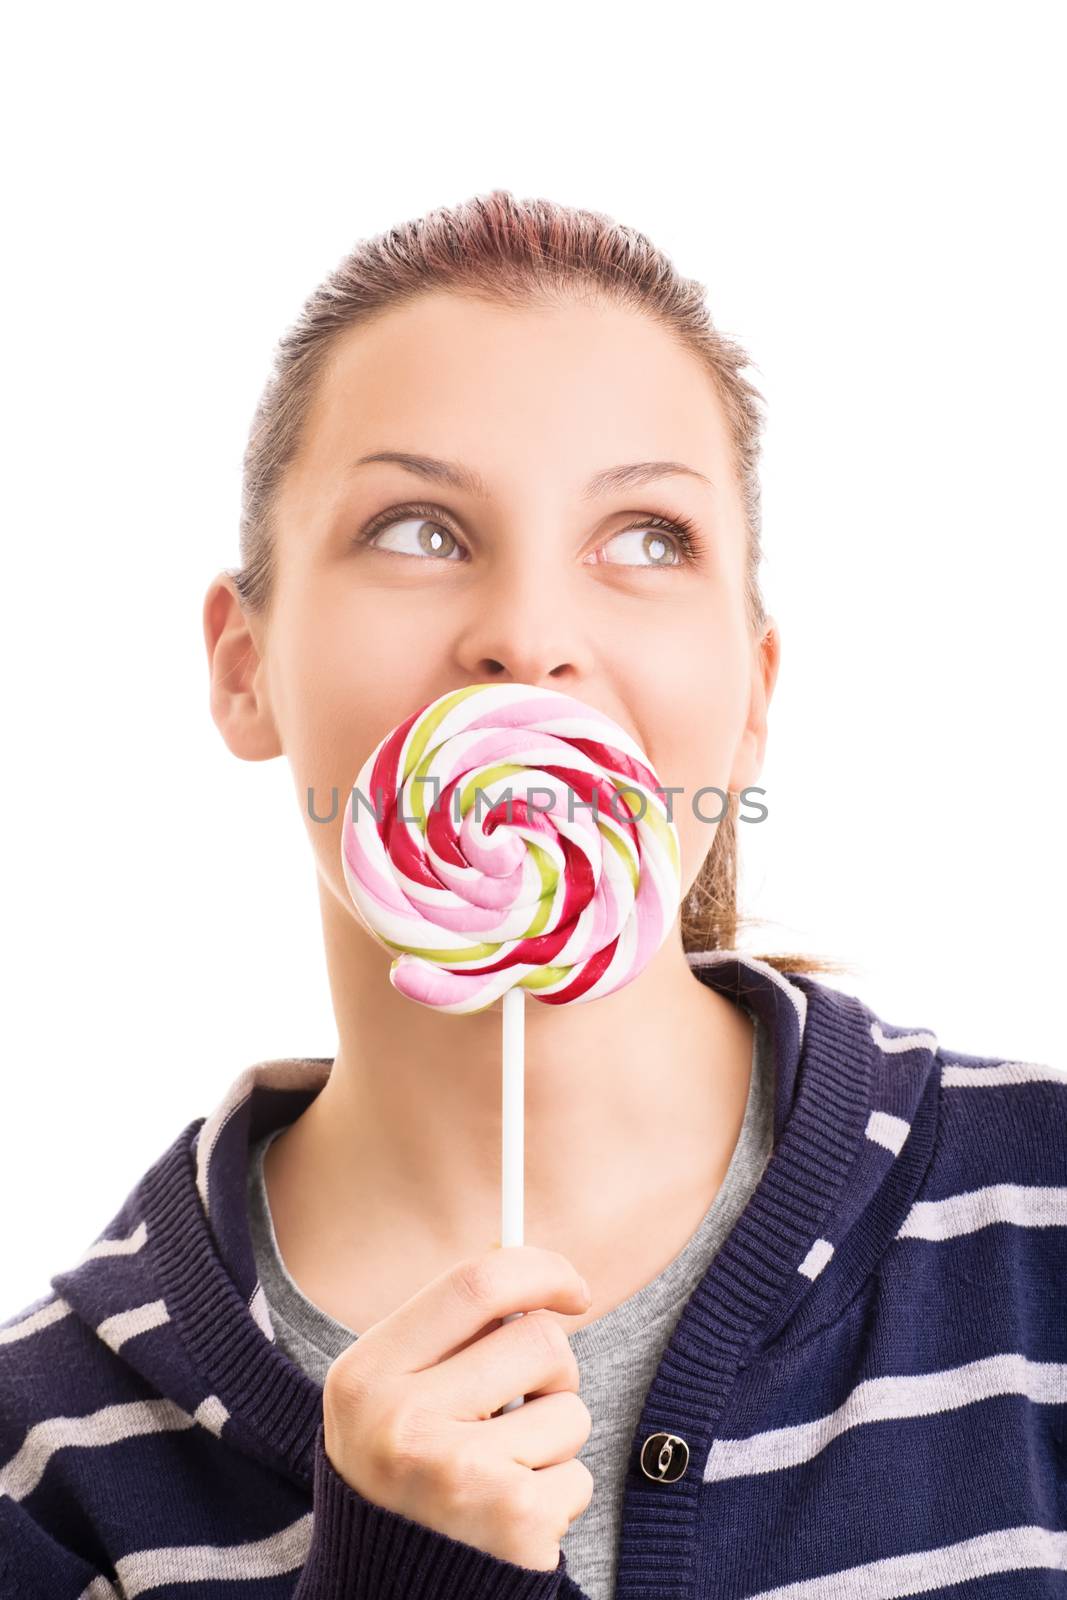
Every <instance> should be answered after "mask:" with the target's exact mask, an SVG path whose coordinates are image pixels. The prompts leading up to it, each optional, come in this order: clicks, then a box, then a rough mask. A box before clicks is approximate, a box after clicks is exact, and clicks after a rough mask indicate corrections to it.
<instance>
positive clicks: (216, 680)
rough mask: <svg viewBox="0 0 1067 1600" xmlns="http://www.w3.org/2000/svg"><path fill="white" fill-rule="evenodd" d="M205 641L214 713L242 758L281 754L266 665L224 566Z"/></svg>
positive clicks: (211, 595)
mask: <svg viewBox="0 0 1067 1600" xmlns="http://www.w3.org/2000/svg"><path fill="white" fill-rule="evenodd" d="M204 643H205V645H206V646H207V659H208V670H209V672H210V674H211V715H212V717H213V718H214V719H215V725H216V727H217V728H218V730H219V732H220V733H221V734H222V737H223V738H224V739H225V741H226V744H227V746H228V748H229V749H230V750H232V751H233V753H234V755H235V756H240V757H241V759H242V760H243V761H269V760H270V759H271V757H272V756H280V755H281V754H282V745H281V740H280V738H279V737H278V730H277V728H276V726H275V723H274V713H273V710H272V708H271V704H270V693H269V689H268V682H267V671H266V665H265V663H264V661H263V658H262V656H261V654H260V648H259V641H258V640H257V637H256V633H255V631H254V630H253V625H252V624H251V623H250V622H249V619H248V618H247V617H246V616H245V612H244V608H243V606H242V605H241V598H240V596H239V594H238V593H237V589H236V586H235V585H234V582H233V579H232V578H231V577H230V575H229V573H227V572H220V573H219V575H218V577H217V578H216V579H215V580H214V581H213V583H212V584H211V587H210V588H209V589H208V592H207V594H206V595H205V597H204Z"/></svg>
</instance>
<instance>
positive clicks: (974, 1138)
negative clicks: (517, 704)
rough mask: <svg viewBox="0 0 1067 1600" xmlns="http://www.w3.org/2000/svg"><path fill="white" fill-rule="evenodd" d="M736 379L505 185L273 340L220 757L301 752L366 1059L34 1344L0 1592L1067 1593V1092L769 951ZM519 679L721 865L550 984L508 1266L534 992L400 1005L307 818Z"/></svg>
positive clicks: (766, 651)
mask: <svg viewBox="0 0 1067 1600" xmlns="http://www.w3.org/2000/svg"><path fill="white" fill-rule="evenodd" d="M745 364H746V358H745V356H744V354H743V352H742V351H741V350H740V349H739V348H738V347H737V346H735V345H733V344H731V343H730V342H729V341H728V340H726V339H724V338H723V337H722V336H721V335H720V334H719V333H718V332H717V331H716V330H715V328H714V326H713V325H712V323H711V320H710V318H709V315H708V311H707V308H706V306H705V304H704V298H703V291H702V288H701V286H700V285H699V284H698V283H695V282H692V281H689V280H685V279H683V278H680V277H679V276H678V274H677V273H676V272H675V270H674V269H673V268H672V267H671V265H670V263H669V262H668V261H667V260H665V258H664V257H663V256H662V254H661V253H660V252H658V251H657V250H656V249H655V248H654V247H653V246H652V245H651V244H650V243H649V242H648V240H647V239H645V238H644V237H643V236H642V235H640V234H638V233H635V232H634V231H632V230H630V229H627V228H623V227H620V226H618V225H616V224H615V223H613V222H611V221H610V220H609V219H607V218H605V217H603V216H600V215H598V214H595V213H591V212H586V211H570V210H566V209H564V208H562V207H559V206H555V205H552V204H549V203H548V202H545V201H536V202H528V203H522V202H518V201H516V200H515V199H514V198H513V197H512V196H511V195H509V194H507V193H503V192H495V193H493V194H491V195H489V196H487V197H481V198H479V199H477V200H474V201H471V202H469V203H468V204H465V205H462V206H459V207H457V208H454V209H451V210H441V211H437V212H434V213H432V214H431V215H430V216H428V217H426V218H424V219H422V220H420V221H418V222H414V223H411V224H408V225H405V226H403V227H399V228H397V229H395V230H393V231H392V232H390V233H389V234H387V235H385V236H383V237H381V238H378V239H374V240H371V241H369V242H364V243H362V244H360V245H359V247H357V249H356V250H354V251H353V253H352V254H351V256H349V257H348V258H347V259H346V260H345V261H344V262H343V263H342V264H341V266H340V267H339V268H338V269H337V270H336V271H335V272H334V273H333V274H332V275H331V277H330V278H329V279H328V280H327V281H326V282H325V283H324V284H323V285H322V286H320V288H319V289H317V290H316V291H315V293H314V294H313V295H312V296H311V298H310V299H309V301H308V302H307V304H306V306H305V307H304V310H303V313H302V315H301V317H300V319H299V321H298V322H297V324H296V326H295V328H294V329H293V330H292V331H291V332H290V333H289V334H288V335H287V336H286V337H285V338H284V339H283V341H282V342H281V345H280V347H279V351H278V357H277V363H276V370H275V372H274V374H273V377H272V380H271V382H270V383H269V385H268V387H267V389H266V391H265V393H264V396H263V399H262V401H261V404H260V407H259V409H258V411H257V415H256V418H255V421H254V425H253V428H252V433H251V438H250V441H249V446H248V452H247V457H246V464H245V467H246V477H245V488H246V494H245V502H244V514H243V521H242V528H241V540H242V566H241V568H240V570H239V571H237V572H235V573H222V574H220V575H219V577H218V578H217V579H216V580H215V582H213V583H212V585H211V587H210V589H209V591H208V594H207V597H206V601H205V605H204V632H205V639H206V644H207V653H208V658H209V662H210V672H211V707H212V714H213V716H214V719H215V722H216V723H217V725H218V728H219V730H220V732H221V734H222V737H223V738H224V739H225V741H226V743H227V745H228V747H229V748H230V750H231V751H232V752H233V753H234V754H235V755H236V756H238V757H240V758H242V759H244V760H252V761H257V760H267V759H270V758H272V757H275V756H280V755H284V756H285V757H286V759H287V760H288V762H289V763H290V766H291V768H292V772H293V776H294V780H295V784H296V789H297V793H298V796H299V797H300V800H301V810H302V813H303V816H304V823H305V826H306V828H307V832H308V837H309V840H310V843H311V848H312V852H313V856H314V861H315V866H316V870H317V876H318V886H319V893H320V900H321V908H322V926H323V935H324V945H325V956H326V962H327V967H328V971H329V977H330V984H331V992H332V997H333V1004H334V1010H335V1014H336V1019H337V1030H338V1043H337V1049H336V1053H335V1055H334V1056H333V1058H332V1059H330V1060H323V1061H319V1060H296V1061H288V1060H284V1061H271V1062H264V1063H260V1064H258V1065H256V1066H253V1067H251V1068H249V1069H248V1070H247V1071H245V1072H243V1073H242V1074H241V1075H240V1076H239V1077H238V1078H237V1079H236V1081H235V1082H234V1084H233V1085H232V1087H231V1088H230V1090H229V1092H228V1093H227V1094H226V1095H225V1096H224V1098H223V1099H222V1101H221V1102H220V1104H219V1105H218V1106H217V1107H216V1109H215V1110H214V1111H213V1112H212V1114H211V1115H210V1116H208V1117H207V1118H200V1119H198V1120H197V1121H196V1122H194V1123H193V1124H191V1125H190V1126H189V1127H188V1128H186V1129H184V1130H183V1131H182V1133H181V1134H179V1136H178V1137H177V1139H176V1140H175V1142H174V1144H173V1145H172V1146H171V1147H170V1149H169V1150H168V1151H166V1152H164V1154H163V1155H162V1156H161V1157H160V1158H159V1159H158V1160H157V1161H156V1163H155V1164H154V1165H153V1166H152V1167H151V1168H150V1169H149V1170H148V1171H147V1172H146V1173H145V1175H144V1177H143V1179H142V1180H141V1181H140V1182H139V1183H138V1185H137V1187H136V1188H135V1190H134V1191H133V1193H132V1194H131V1195H130V1197H129V1198H128V1200H127V1202H126V1204H125V1205H124V1207H123V1209H122V1210H121V1211H120V1213H119V1214H118V1215H117V1216H116V1217H115V1218H114V1219H113V1220H112V1222H111V1223H109V1224H108V1226H107V1227H106V1228H105V1229H104V1230H103V1231H102V1232H101V1233H100V1235H99V1236H98V1237H97V1239H96V1241H95V1242H94V1243H93V1244H92V1245H91V1246H90V1247H89V1249H88V1250H87V1251H86V1254H85V1256H84V1257H83V1258H82V1260H81V1261H80V1262H78V1263H77V1264H76V1265H75V1266H73V1267H72V1268H70V1269H69V1270H68V1271H65V1272H61V1273H58V1274H56V1276H55V1277H54V1278H53V1279H52V1293H51V1294H49V1295H48V1296H47V1297H45V1299H44V1300H42V1301H41V1302H39V1303H38V1304H37V1305H35V1306H33V1307H30V1308H27V1309H26V1310H24V1311H22V1312H21V1313H19V1314H18V1316H16V1317H14V1318H11V1319H9V1321H8V1322H7V1323H6V1324H5V1325H4V1326H3V1328H2V1329H0V1552H2V1554H0V1594H2V1595H4V1596H6V1595H12V1596H14V1595H18V1596H48V1597H49V1600H66V1597H68V1596H69V1597H70V1600H113V1597H117V1596H122V1597H129V1596H135V1595H141V1594H151V1595H157V1596H161V1597H162V1596H171V1595H174V1596H178V1595H181V1596H182V1597H189V1600H193V1597H200V1596H203V1597H220V1600H221V1597H223V1596H233V1597H236V1596H239V1595H241V1594H246V1593H247V1594H255V1595H256V1596H257V1597H261V1596H262V1597H268V1600H269V1597H274V1596H278V1597H280V1596H296V1597H298V1600H325V1597H327V1596H330V1597H337V1600H340V1597H341V1596H345V1597H354V1596H359V1597H368V1600H369V1597H371V1596H374V1597H386V1596H389V1597H393V1596H395V1597H400V1596H404V1597H407V1600H421V1597H425V1600H430V1597H435V1600H441V1597H447V1600H452V1597H454V1600H459V1597H460V1596H463V1597H466V1600H469V1597H476V1600H480V1597H484V1600H489V1597H493V1600H503V1597H505V1596H507V1597H514V1600H520V1597H521V1600H532V1597H537V1600H542V1597H549V1596H556V1595H559V1596H571V1597H576V1596H580V1595H582V1594H584V1595H586V1596H589V1597H590V1600H593V1597H600V1600H609V1597H610V1596H612V1595H618V1596H620V1597H623V1596H625V1597H628V1600H633V1597H637V1596H648V1597H651V1596H656V1597H657V1600H674V1597H677V1600H682V1597H683V1596H684V1597H686V1600H693V1597H697V1596H711V1595H715V1596H716V1597H718V1600H729V1597H734V1596H736V1597H742V1596H747V1597H754V1596H757V1595H759V1596H769V1595H772V1594H773V1595H776V1596H778V1595H785V1594H788V1595H789V1596H790V1597H796V1600H800V1597H801V1596H803V1597H805V1600H807V1597H810V1600H823V1597H829V1596H836V1595H846V1594H852V1595H860V1594H863V1595H872V1596H873V1595H879V1596H889V1595H898V1594H899V1595H903V1594H912V1593H918V1592H924V1593H925V1592H930V1591H937V1590H940V1591H942V1592H945V1593H946V1594H948V1593H951V1594H952V1595H953V1596H954V1595H955V1593H956V1592H957V1591H958V1592H960V1593H963V1592H964V1591H966V1592H967V1593H970V1592H972V1591H973V1592H974V1594H975V1595H976V1596H977V1595H979V1594H989V1595H994V1594H995V1595H997V1596H1007V1595H1012V1596H1019V1597H1022V1596H1037V1595H1051V1594H1053V1593H1059V1592H1061V1591H1062V1585H1063V1576H1064V1572H1065V1571H1067V1468H1065V1466H1064V1462H1065V1441H1067V1317H1065V1316H1064V1315H1063V1312H1064V1293H1065V1289H1067V1271H1065V1257H1067V1231H1065V1230H1067V1170H1065V1159H1067V1158H1065V1147H1067V1142H1065V1137H1064V1136H1065V1133H1067V1078H1065V1077H1064V1075H1063V1074H1062V1073H1060V1072H1058V1071H1057V1070H1054V1069H1052V1068H1050V1067H1044V1066H1040V1065H1034V1064H1028V1063H1019V1062H1004V1061H1001V1060H999V1059H993V1058H978V1057H973V1056H962V1055H960V1054H959V1053H955V1052H950V1051H948V1050H946V1049H945V1048H944V1047H942V1046H940V1045H939V1042H938V1040H937V1039H936V1037H935V1036H934V1035H933V1033H931V1032H930V1031H929V1030H928V1029H926V1028H914V1027H902V1026H899V1025H898V1026H894V1025H892V1024H889V1023H886V1022H883V1021H882V1020H881V1019H880V1018H878V1017H876V1016H875V1015H874V1014H873V1013H872V1012H871V1011H870V1010H869V1009H868V1008H867V1007H866V1006H865V1005H863V1003H862V1002H861V1001H859V1000H858V999H855V998H853V997H851V996H849V995H847V994H844V993H841V992H839V991H838V990H836V989H834V988H832V987H831V986H830V985H829V984H827V983H825V982H824V981H822V978H820V977H819V976H816V974H817V973H820V972H821V973H823V974H825V972H826V971H827V970H829V969H827V968H825V967H820V966H819V965H818V964H817V963H814V962H811V961H805V960H804V959H802V958H790V957H786V956H778V957H763V958H757V957H753V956H749V955H745V954H742V953H741V952H739V951H738V949H737V948H736V944H737V934H738V926H739V923H738V909H737V905H736V884H735V871H734V862H735V845H736V819H737V810H738V797H739V796H740V795H741V793H742V792H743V791H744V789H745V788H746V787H747V786H749V785H753V784H755V783H756V782H757V781H758V778H759V775H760V771H761V767H762V763H763V755H764V748H765V744H766V738H767V711H768V705H769V702H770V699H771V695H772V693H773V689H774V684H775V679H776V675H777V672H778V664H779V649H780V646H779V639H778V633H777V629H776V627H775V624H774V622H773V620H772V619H770V618H769V617H768V616H767V615H766V614H765V611H764V608H763V604H762V601H761V597H760V590H759V585H758V581H757V573H758V567H759V562H760V541H759V486H758V479H757V465H758V437H759V427H760V412H759V409H758V407H757V401H758V400H759V398H760V397H759V395H758V393H757V392H756V391H755V390H754V389H753V388H752V387H751V386H750V385H749V384H748V382H747V381H746V380H745V379H744V378H743V376H742V375H741V371H742V368H743V367H744V365H745ZM482 682H489V683H512V682H514V683H522V684H529V685H534V686H538V687H547V688H552V689H558V690H563V691H565V692H566V693H568V694H572V695H574V696H576V697H578V698H579V699H581V700H583V701H585V702H587V703H588V704H589V705H591V706H593V707H595V708H596V709H598V710H600V711H603V712H606V713H607V714H608V715H610V716H611V717H613V718H614V719H615V720H616V721H618V722H619V723H620V724H621V725H622V726H623V727H624V728H625V729H627V730H628V731H629V732H630V733H631V734H632V735H633V736H634V737H635V738H636V739H637V740H638V741H639V742H640V744H641V745H642V746H643V748H644V749H645V751H646V752H647V754H648V756H649V758H650V760H651V762H652V764H653V766H654V768H655V769H656V771H657V773H658V774H659V775H660V777H661V778H662V780H663V782H664V784H665V785H670V786H673V787H674V788H675V789H676V790H677V791H678V797H677V798H676V800H675V803H674V806H673V816H674V820H675V822H676V824H677V826H678V831H679V837H680V842H681V851H682V862H683V888H684V890H685V898H684V901H683V904H682V907H681V911H680V915H679V919H678V925H677V927H676V929H675V930H674V931H673V932H672V935H671V937H669V938H668V940H667V941H666V943H665V944H664V945H663V946H662V948H661V949H660V950H659V952H658V954H657V956H656V957H655V959H653V960H652V961H651V962H650V964H649V965H648V966H647V968H646V969H645V970H644V971H643V972H642V973H641V974H640V975H639V976H638V977H637V978H636V979H635V980H634V981H633V982H632V983H631V984H629V985H628V986H626V987H625V988H623V989H621V990H618V991H616V992H615V993H614V994H612V995H609V996H607V997H606V998H604V999H602V1000H600V1001H598V1002H596V1003H595V1004H591V1005H573V1006H559V1007H554V1006H547V1005H538V1004H535V1003H533V1000H532V999H531V1001H530V1003H528V1004H527V1007H526V1013H527V1042H526V1107H525V1118H526V1188H525V1213H526V1232H527V1237H528V1238H529V1239H530V1240H531V1241H532V1242H531V1243H530V1244H529V1245H527V1246H524V1247H522V1248H515V1249H508V1250H502V1249H500V1248H498V1247H496V1241H495V1238H494V1235H495V1233H496V1228H497V1218H498V1215H499V1204H500V1187H499V1186H500V1166H499V1162H500V1121H499V1117H500V1095H499V1084H500V1076H499V1073H500V1031H501V1030H500V1002H498V1003H497V1004H496V1005H494V1006H493V1007H492V1008H491V1009H490V1010H488V1011H486V1012H483V1013H479V1014H475V1015H470V1016H446V1015H441V1014H439V1013H437V1012H434V1011H433V1010H431V1009H429V1008H426V1007H423V1006H419V1005H417V1004H414V1003H412V1002H411V1001H409V1000H407V999H405V998H404V997H403V996H401V995H400V994H398V993H397V992H396V991H395V990H394V989H393V988H392V987H391V985H390V983H389V982H388V979H387V972H388V965H389V961H390V956H389V953H388V952H387V951H386V950H384V949H383V948H382V946H381V945H379V944H378V943H377V942H376V941H375V940H373V939H372V938H371V937H370V936H369V935H368V933H367V932H366V930H365V929H364V928H363V926H362V925H361V923H360V921H359V919H358V917H357V915H356V913H355V911H354V908H353V906H352V904H351V901H350V899H349V896H348V893H347V890H346V886H345V883H344V878H343V874H342V870H341V864H340V851H339V833H340V826H341V816H340V815H337V816H334V817H333V818H332V820H330V821H327V822H323V821H320V820H317V819H318V818H319V817H321V816H322V815H323V814H324V812H325V810H326V807H325V806H324V804H323V801H324V798H325V797H326V796H329V794H330V792H331V790H332V789H335V788H336V789H337V790H338V791H339V792H340V793H342V794H347V792H348V790H349V789H350V787H351V785H352V782H353V778H354V774H355V773H356V772H357V771H358V770H359V768H360V766H361V765H362V763H363V761H364V759H365V758H366V756H367V754H368V753H369V752H370V751H371V750H372V749H373V748H374V746H375V745H376V744H377V743H378V741H379V740H380V739H381V738H382V737H383V736H384V734H386V733H387V732H388V731H389V730H390V729H391V728H392V727H394V726H395V725H396V724H397V723H398V722H400V721H402V720H403V719H404V718H405V717H407V716H408V715H410V714H411V712H412V711H414V710H416V709H417V708H418V707H420V706H422V705H424V704H425V703H426V702H428V701H430V700H432V699H434V698H435V697H436V696H437V695H439V694H442V693H444V692H445V691H447V690H451V689H456V688H461V687H464V686H467V685H470V684H475V683H482ZM713 787H718V788H720V789H721V790H723V791H724V792H725V793H727V794H728V795H729V797H730V804H729V809H728V810H727V811H726V813H725V815H724V816H723V818H722V820H721V821H719V822H717V823H715V822H709V821H708V820H707V818H708V815H709V811H708V803H707V799H706V791H708V790H709V789H710V788H713ZM701 790H704V791H705V799H704V800H703V801H702V802H701V803H700V804H694V803H692V802H693V797H694V796H695V795H696V794H697V793H698V791H701ZM305 796H306V797H307V803H306V804H305ZM514 1312H524V1313H526V1315H524V1316H522V1317H519V1318H518V1319H516V1320H510V1321H505V1320H504V1319H505V1318H509V1317H510V1316H511V1314H512V1313H514ZM520 1395H522V1396H525V1397H526V1398H525V1404H524V1405H522V1406H520V1407H518V1408H517V1409H515V1410H507V1411H505V1410H504V1409H503V1407H504V1406H505V1404H506V1402H508V1401H509V1400H510V1399H512V1398H514V1397H516V1396H520Z"/></svg>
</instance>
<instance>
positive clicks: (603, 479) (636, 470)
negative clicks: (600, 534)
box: [351, 450, 714, 500]
mask: <svg viewBox="0 0 1067 1600" xmlns="http://www.w3.org/2000/svg"><path fill="white" fill-rule="evenodd" d="M373 461H391V462H393V463H395V465H396V466H398V467H404V468H405V469H406V470H407V471H408V472H414V473H417V474H418V475H419V477H421V478H430V479H432V480H433V481H434V482H435V483H446V484H448V486H449V487H450V488H452V489H460V490H462V491H463V492H464V493H465V494H471V495H474V496H476V498H478V499H479V500H488V498H489V490H488V489H487V487H486V485H485V481H484V479H483V478H482V477H480V475H479V474H478V473H477V472H475V471H474V470H473V469H472V468H470V467H465V466H464V465H463V464H462V462H459V461H440V460H438V458H437V457H436V456H420V455H412V454H411V453H410V452H409V451H407V450H376V451H375V452H374V453H373V454H372V455H368V456H360V457H359V458H358V460H356V461H353V462H352V463H351V465H352V466H353V467H362V466H365V465H367V464H369V463H370V462H373ZM676 473H687V474H688V475H689V476H690V477H693V478H699V479H700V481H701V482H702V483H706V484H707V485H708V488H709V489H711V488H714V484H713V483H712V481H711V479H710V478H708V477H706V476H705V475H704V473H703V472H698V471H697V469H696V468H695V467H687V466H686V465H685V463H684V462H683V461H631V462H629V463H628V464H626V465H624V466H619V467H605V468H604V469H603V470H602V471H601V472H594V474H593V476H592V477H591V478H590V480H589V482H588V483H587V484H586V486H585V488H584V490H583V491H582V499H583V500H595V499H596V498H597V496H598V495H603V494H612V493H615V492H616V491H617V490H619V489H632V488H635V487H640V485H641V484H643V483H651V482H652V480H653V479H654V478H666V477H669V476H671V475H672V474H676Z"/></svg>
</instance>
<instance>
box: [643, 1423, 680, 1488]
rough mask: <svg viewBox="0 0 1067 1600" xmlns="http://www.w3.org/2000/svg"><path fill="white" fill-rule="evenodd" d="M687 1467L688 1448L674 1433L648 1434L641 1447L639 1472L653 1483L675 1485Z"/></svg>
mask: <svg viewBox="0 0 1067 1600" xmlns="http://www.w3.org/2000/svg"><path fill="white" fill-rule="evenodd" d="M688 1465H689V1446H688V1445H687V1444H686V1442H685V1440H684V1439H680V1438H679V1437H678V1435H677V1434H676V1433H650V1434H649V1436H648V1438H647V1439H646V1440H645V1442H644V1444H643V1445H642V1446H641V1471H642V1472H643V1473H644V1475H645V1477H646V1478H651V1479H652V1480H653V1481H654V1482H655V1483H677V1482H678V1479H679V1478H680V1477H681V1476H682V1474H683V1473H684V1472H685V1469H686V1467H687V1466H688Z"/></svg>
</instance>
